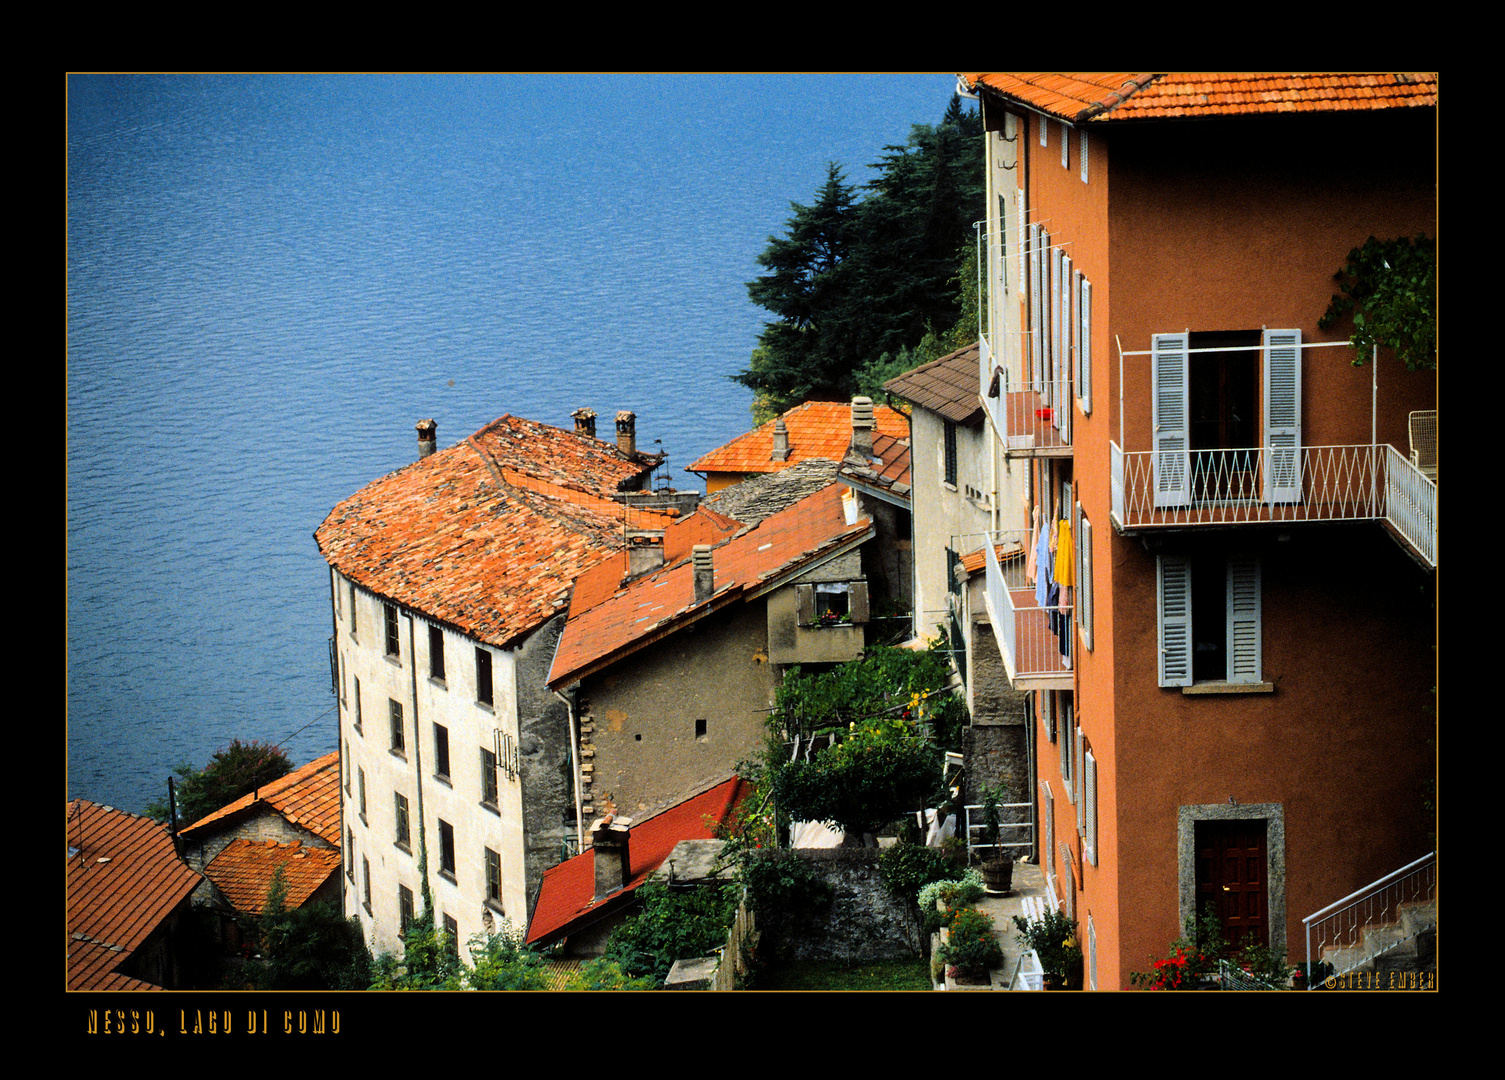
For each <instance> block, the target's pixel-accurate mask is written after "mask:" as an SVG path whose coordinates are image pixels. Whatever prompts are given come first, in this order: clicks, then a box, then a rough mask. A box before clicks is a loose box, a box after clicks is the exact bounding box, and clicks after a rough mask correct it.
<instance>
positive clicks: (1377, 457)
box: [1109, 443, 1437, 566]
mask: <svg viewBox="0 0 1505 1080" xmlns="http://www.w3.org/2000/svg"><path fill="white" fill-rule="evenodd" d="M1109 449H1110V455H1111V460H1110V468H1111V481H1110V483H1111V498H1112V509H1113V518H1114V521H1115V522H1116V523H1117V524H1118V526H1119V528H1121V529H1124V530H1135V529H1145V528H1185V527H1188V526H1196V525H1235V524H1251V523H1259V522H1282V521H1365V520H1369V521H1385V522H1387V523H1389V524H1390V525H1391V526H1392V527H1393V528H1394V529H1395V530H1396V532H1398V533H1399V534H1400V535H1401V536H1402V537H1403V538H1404V539H1405V540H1406V541H1407V543H1408V544H1409V545H1410V546H1411V547H1412V548H1413V549H1414V550H1415V552H1416V553H1417V554H1418V555H1419V556H1420V558H1421V559H1422V560H1423V561H1425V562H1426V563H1427V565H1429V566H1436V565H1437V485H1436V483H1435V482H1433V481H1431V480H1429V479H1427V478H1426V477H1425V476H1424V475H1422V473H1421V472H1420V470H1418V469H1417V468H1416V467H1415V466H1414V465H1412V464H1411V462H1410V461H1409V460H1407V458H1406V457H1405V456H1404V455H1403V454H1401V453H1399V452H1398V451H1396V450H1395V448H1394V447H1391V446H1388V445H1383V444H1382V445H1376V446H1304V447H1301V448H1299V449H1297V450H1276V451H1272V450H1269V449H1263V448H1250V449H1240V450H1191V451H1184V450H1183V451H1154V450H1145V451H1134V452H1125V451H1123V450H1121V449H1120V448H1119V447H1118V445H1117V444H1113V443H1110V444H1109Z"/></svg>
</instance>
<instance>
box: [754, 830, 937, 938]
mask: <svg viewBox="0 0 1505 1080" xmlns="http://www.w3.org/2000/svg"><path fill="white" fill-rule="evenodd" d="M797 852H798V854H799V856H800V857H801V858H804V859H806V860H808V861H809V862H810V863H811V865H812V866H814V867H815V868H816V869H817V870H819V871H820V872H821V874H822V876H823V877H825V879H826V881H827V882H829V883H830V885H831V887H832V888H833V889H834V890H835V894H836V895H835V897H834V898H833V899H832V901H831V905H830V907H829V908H827V909H825V910H823V911H805V912H799V913H794V914H790V913H786V912H777V911H761V910H760V911H759V912H758V928H759V930H760V932H761V935H762V938H761V942H760V948H762V949H767V950H770V953H769V955H772V956H778V957H781V958H787V959H794V960H901V959H906V958H908V957H913V956H919V955H921V952H920V938H919V930H918V926H917V924H916V922H915V919H914V915H913V913H912V912H910V911H909V910H908V908H907V905H905V904H904V903H903V902H902V901H900V900H899V899H897V898H896V897H894V896H893V895H892V894H890V893H889V892H888V890H887V889H885V888H884V887H883V878H882V876H881V875H880V874H879V872H878V849H877V848H830V849H810V848H801V849H797Z"/></svg>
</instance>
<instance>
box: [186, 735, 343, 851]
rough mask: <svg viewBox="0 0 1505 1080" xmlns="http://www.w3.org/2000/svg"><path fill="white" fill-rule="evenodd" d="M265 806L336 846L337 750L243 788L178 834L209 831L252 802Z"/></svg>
mask: <svg viewBox="0 0 1505 1080" xmlns="http://www.w3.org/2000/svg"><path fill="white" fill-rule="evenodd" d="M261 805H264V806H267V807H270V808H271V809H272V810H275V811H276V812H277V813H279V814H281V815H282V816H283V817H284V818H286V819H287V820H288V821H289V822H291V823H292V824H294V825H297V826H300V827H301V828H304V829H307V830H308V831H309V832H311V833H313V834H314V835H315V836H317V837H319V838H320V839H321V840H323V841H324V842H325V843H328V844H333V845H334V846H335V847H337V848H338V847H339V846H340V752H339V751H338V750H335V751H332V752H330V753H328V754H325V755H324V756H323V757H321V758H315V759H314V760H313V761H310V762H309V763H308V764H307V765H304V766H302V767H301V768H297V769H294V770H293V771H292V772H290V773H288V774H287V775H286V776H284V777H281V778H280V779H277V780H273V781H272V782H271V783H270V784H266V785H264V786H263V787H261V788H259V789H257V790H256V791H251V792H247V793H246V794H245V795H242V796H241V797H240V798H238V799H236V800H235V801H234V802H233V803H231V804H230V805H229V806H224V807H221V808H220V809H218V810H216V811H215V812H214V813H212V814H208V815H206V816H205V817H203V818H201V819H200V820H198V821H195V822H194V823H193V824H192V825H190V826H188V827H187V828H186V829H181V830H179V832H180V835H182V836H192V835H193V834H195V833H202V832H213V831H215V830H216V829H218V828H219V827H221V826H224V825H228V824H230V822H231V821H232V820H233V819H235V818H236V817H237V816H239V815H241V814H243V813H244V812H245V811H247V810H250V809H251V808H252V807H254V806H261Z"/></svg>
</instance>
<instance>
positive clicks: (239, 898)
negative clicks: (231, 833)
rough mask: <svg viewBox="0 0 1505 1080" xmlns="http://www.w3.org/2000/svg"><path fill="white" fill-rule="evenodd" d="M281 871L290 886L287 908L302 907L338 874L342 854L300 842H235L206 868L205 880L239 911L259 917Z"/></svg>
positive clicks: (244, 839)
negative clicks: (273, 882)
mask: <svg viewBox="0 0 1505 1080" xmlns="http://www.w3.org/2000/svg"><path fill="white" fill-rule="evenodd" d="M279 867H280V868H281V870H282V878H283V880H284V881H285V882H286V883H287V906H288V907H289V908H297V907H302V906H303V904H304V903H306V902H307V900H308V898H309V897H310V896H312V895H313V894H314V893H315V892H317V891H318V889H319V886H321V885H323V884H324V883H325V882H326V881H328V880H329V877H330V875H331V874H335V873H338V872H339V869H340V852H339V849H337V848H317V847H305V846H304V845H303V844H302V843H300V842H299V841H297V840H294V841H293V842H292V843H288V844H279V843H277V842H276V841H274V840H261V841H257V840H248V839H246V838H244V837H242V838H241V839H238V840H232V841H231V842H230V843H229V844H228V845H227V846H226V847H225V849H224V850H223V851H221V852H220V853H219V854H218V855H216V856H215V857H214V860H213V861H212V862H210V864H209V865H208V866H206V867H204V876H205V877H207V878H208V879H209V880H210V881H212V882H214V884H215V885H216V886H218V887H219V890H220V892H222V893H224V894H225V898H226V899H227V900H229V901H230V903H231V904H232V905H233V906H234V907H235V910H236V911H243V912H246V913H247V914H250V915H260V914H261V911H262V908H264V907H265V906H266V900H267V893H268V891H269V890H270V889H271V887H272V877H273V875H275V874H276V872H277V870H278V868H279Z"/></svg>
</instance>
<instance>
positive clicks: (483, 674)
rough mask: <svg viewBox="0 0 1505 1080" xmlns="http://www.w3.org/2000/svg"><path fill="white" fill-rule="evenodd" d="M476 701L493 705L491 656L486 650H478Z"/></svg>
mask: <svg viewBox="0 0 1505 1080" xmlns="http://www.w3.org/2000/svg"><path fill="white" fill-rule="evenodd" d="M476 700H477V701H479V702H482V703H483V704H486V705H490V704H492V700H491V654H490V653H489V652H487V651H486V650H485V649H477V650H476Z"/></svg>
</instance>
